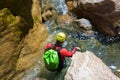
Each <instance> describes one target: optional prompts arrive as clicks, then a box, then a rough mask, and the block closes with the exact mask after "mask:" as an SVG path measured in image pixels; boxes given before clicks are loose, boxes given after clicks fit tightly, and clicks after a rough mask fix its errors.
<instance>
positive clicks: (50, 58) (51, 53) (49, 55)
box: [43, 48, 60, 71]
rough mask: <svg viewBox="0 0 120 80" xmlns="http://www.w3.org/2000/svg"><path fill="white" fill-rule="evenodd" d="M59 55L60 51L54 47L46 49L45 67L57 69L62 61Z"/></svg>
mask: <svg viewBox="0 0 120 80" xmlns="http://www.w3.org/2000/svg"><path fill="white" fill-rule="evenodd" d="M59 56H60V53H59V51H56V50H54V49H53V48H51V49H48V50H47V51H45V53H44V55H43V58H44V62H45V67H46V68H47V69H48V70H50V71H56V70H57V68H58V66H59V63H60V61H59Z"/></svg>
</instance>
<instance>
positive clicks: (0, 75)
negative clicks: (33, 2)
mask: <svg viewBox="0 0 120 80" xmlns="http://www.w3.org/2000/svg"><path fill="white" fill-rule="evenodd" d="M23 24H24V23H22V18H21V17H20V16H14V15H12V13H11V12H10V11H9V9H7V8H4V9H2V10H0V79H3V80H7V77H8V76H9V75H8V74H11V75H12V72H14V70H15V66H16V61H17V58H18V56H19V41H20V36H21V33H22V32H21V30H20V29H21V28H22V27H23Z"/></svg>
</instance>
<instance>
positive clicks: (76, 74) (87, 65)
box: [65, 51, 120, 80]
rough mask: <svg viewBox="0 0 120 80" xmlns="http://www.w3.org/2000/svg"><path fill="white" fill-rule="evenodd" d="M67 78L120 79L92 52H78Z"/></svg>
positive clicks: (81, 79) (68, 79)
mask: <svg viewBox="0 0 120 80" xmlns="http://www.w3.org/2000/svg"><path fill="white" fill-rule="evenodd" d="M65 80H120V79H119V78H118V77H117V76H115V75H114V74H113V73H112V72H111V70H110V69H109V68H108V67H107V66H106V65H105V64H104V63H103V62H102V60H101V59H99V58H98V57H96V56H95V55H94V54H93V53H92V52H90V51H86V52H84V53H81V52H76V53H75V54H74V55H73V57H72V62H71V64H70V67H69V68H68V70H67V72H66V75H65Z"/></svg>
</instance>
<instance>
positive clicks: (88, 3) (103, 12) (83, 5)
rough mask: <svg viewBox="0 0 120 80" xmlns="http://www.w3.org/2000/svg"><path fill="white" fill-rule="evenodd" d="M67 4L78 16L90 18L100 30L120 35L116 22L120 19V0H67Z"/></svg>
mask: <svg viewBox="0 0 120 80" xmlns="http://www.w3.org/2000/svg"><path fill="white" fill-rule="evenodd" d="M66 4H67V6H68V10H69V11H70V12H72V13H73V14H75V15H76V16H77V18H79V19H80V18H86V19H89V20H90V21H91V23H92V25H94V27H95V29H96V30H98V31H99V32H101V33H103V34H107V35H111V36H116V35H118V32H117V30H116V28H115V26H114V23H115V22H116V21H118V20H119V19H120V0H72V1H71V0H67V1H66Z"/></svg>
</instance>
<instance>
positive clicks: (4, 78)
mask: <svg viewBox="0 0 120 80" xmlns="http://www.w3.org/2000/svg"><path fill="white" fill-rule="evenodd" d="M30 1H31V3H30V4H28V5H27V4H26V1H25V3H24V1H23V2H22V0H17V1H15V0H1V1H0V5H1V6H0V9H1V10H0V80H23V78H24V76H26V73H27V70H29V69H31V68H33V67H34V66H35V65H37V64H38V62H37V59H38V57H41V55H42V53H43V51H44V47H45V40H46V37H47V29H46V26H45V25H43V24H42V17H41V8H40V0H33V1H32V0H30ZM7 3H9V4H7ZM21 3H23V5H25V6H26V7H25V6H23V5H20V4H21ZM13 4H15V5H13ZM17 5H18V6H17ZM13 6H14V7H13ZM4 7H7V8H4ZM27 7H28V8H27ZM2 8H3V9H2ZM26 8H27V9H26ZM14 9H15V10H14ZM21 9H22V10H23V11H22V10H21ZM10 10H12V11H10ZM17 10H18V13H17ZM19 10H20V11H21V13H19ZM24 10H28V13H27V12H26V11H24ZM14 11H16V12H14ZM24 12H26V14H24ZM15 13H16V14H15ZM22 13H23V14H22ZM16 15H18V16H16ZM30 16H31V17H30ZM26 20H28V21H26ZM29 20H30V21H29ZM30 22H31V23H30ZM26 24H28V25H30V26H28V25H27V26H26ZM26 31H27V32H26ZM41 68H42V67H41ZM38 72H39V71H38Z"/></svg>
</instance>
